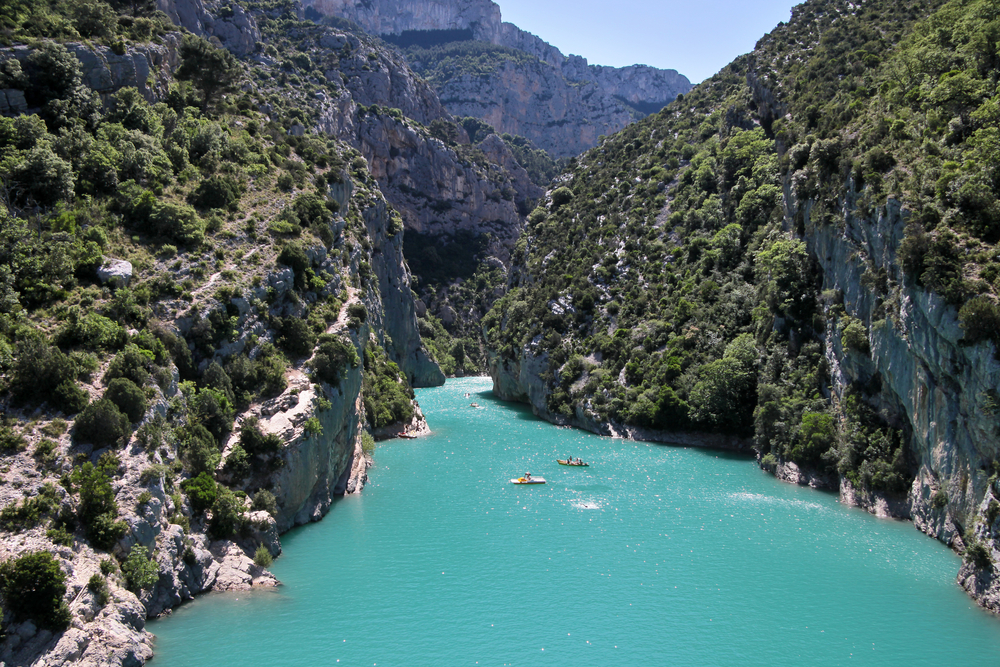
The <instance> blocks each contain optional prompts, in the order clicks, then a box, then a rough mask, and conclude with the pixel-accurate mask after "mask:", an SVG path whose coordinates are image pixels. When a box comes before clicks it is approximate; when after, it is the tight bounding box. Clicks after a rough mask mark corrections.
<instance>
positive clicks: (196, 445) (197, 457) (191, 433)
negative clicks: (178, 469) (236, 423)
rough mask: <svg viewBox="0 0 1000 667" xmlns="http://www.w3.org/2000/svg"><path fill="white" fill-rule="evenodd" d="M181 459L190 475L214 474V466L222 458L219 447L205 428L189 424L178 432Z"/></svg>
mask: <svg viewBox="0 0 1000 667" xmlns="http://www.w3.org/2000/svg"><path fill="white" fill-rule="evenodd" d="M180 443H181V446H180V451H181V459H182V460H183V461H184V464H185V465H186V466H187V469H188V470H190V471H191V473H192V474H195V475H197V474H199V473H202V472H215V466H217V465H218V464H219V459H221V458H222V456H221V454H219V446H218V444H217V443H216V441H215V438H214V437H212V434H211V433H210V432H209V431H208V429H207V428H205V427H204V426H202V425H201V424H191V425H188V426H186V427H184V428H183V429H181V432H180Z"/></svg>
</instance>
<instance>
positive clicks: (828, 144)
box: [429, 0, 1000, 495]
mask: <svg viewBox="0 0 1000 667" xmlns="http://www.w3.org/2000/svg"><path fill="white" fill-rule="evenodd" d="M991 8H992V5H991V4H990V3H988V2H977V1H969V2H953V3H948V4H944V3H943V2H922V1H920V0H913V1H907V2H902V3H896V4H892V5H890V4H884V3H875V4H872V3H869V4H866V5H863V6H853V5H851V6H844V5H840V4H838V3H834V2H831V1H828V0H813V1H810V2H807V3H805V4H803V5H800V6H798V7H796V8H795V9H794V10H793V20H792V21H791V22H789V23H787V24H782V25H780V26H779V27H778V28H776V29H775V30H774V31H773V32H772V33H771V34H769V35H767V36H765V37H764V38H763V39H762V40H761V41H760V42H759V43H758V45H757V49H756V50H755V51H754V52H753V53H751V54H748V55H747V56H743V57H740V58H738V59H737V60H736V61H734V62H733V63H732V64H731V65H729V66H727V67H726V68H724V69H723V70H722V71H721V72H720V73H719V74H717V75H716V76H714V77H712V78H711V79H709V80H708V81H706V82H705V83H703V84H701V85H699V86H697V87H695V88H694V89H693V90H692V91H691V92H690V93H689V94H688V95H685V96H684V97H683V99H682V100H678V101H677V102H675V103H673V104H671V105H669V106H668V107H666V108H665V109H663V110H662V111H661V112H659V113H657V114H655V115H654V116H651V117H648V118H646V119H644V120H642V121H640V122H638V123H636V124H634V125H632V126H630V127H628V128H626V129H625V130H623V131H622V132H620V133H619V134H617V135H615V136H613V137H610V138H608V139H607V140H605V141H604V142H603V143H602V145H601V146H599V147H597V148H595V149H593V150H591V151H589V152H588V153H586V154H585V155H583V156H580V157H579V158H577V159H576V160H573V161H571V162H570V164H569V170H568V172H567V174H566V175H564V176H563V177H561V179H560V187H558V188H556V189H555V190H554V191H552V193H551V194H550V196H549V199H548V200H547V201H546V202H543V203H542V205H540V206H539V207H538V208H536V209H535V210H534V211H532V212H531V214H530V215H529V216H528V229H527V231H526V234H525V238H524V239H522V240H521V241H519V242H518V245H517V247H516V248H515V258H514V259H515V266H514V269H513V271H512V273H513V274H514V275H518V276H520V278H519V279H518V280H517V281H516V282H515V283H514V286H513V288H512V289H510V290H509V292H508V293H507V294H506V295H505V296H504V297H503V298H502V299H501V300H500V301H498V302H497V303H496V304H495V305H494V307H493V309H492V310H491V311H490V312H489V314H487V316H486V317H485V318H484V320H483V324H484V328H485V330H486V334H487V341H488V345H489V346H490V347H491V348H492V349H493V350H495V351H496V352H497V353H498V355H499V360H498V361H499V364H500V366H501V368H503V367H504V366H506V367H511V365H512V364H513V363H514V362H516V361H518V360H520V359H522V358H523V357H525V356H534V357H542V358H543V359H544V362H545V367H546V371H545V372H544V373H543V375H542V377H541V380H542V382H543V383H544V385H545V387H546V389H547V399H546V403H545V405H544V407H545V408H546V409H547V411H548V413H549V414H550V415H551V416H552V417H553V418H554V419H573V418H575V415H577V414H580V413H583V414H587V415H590V417H591V418H593V419H595V420H596V421H598V422H614V423H619V424H624V425H630V426H635V427H643V428H653V429H658V430H664V431H677V430H681V431H698V432H715V433H723V434H732V435H737V436H741V437H743V438H747V439H750V438H752V442H753V444H754V447H755V448H756V449H757V450H758V451H759V452H760V455H761V461H762V464H763V465H765V466H768V467H772V468H773V466H775V465H776V464H777V463H778V462H780V461H785V460H790V461H794V462H796V463H799V464H801V465H804V466H806V467H807V468H810V469H813V470H819V471H825V472H831V473H834V472H835V473H839V474H841V475H844V476H845V477H847V478H848V479H849V480H850V481H851V482H852V483H854V484H855V485H856V486H857V487H859V488H861V489H865V490H874V491H879V492H883V493H888V494H890V495H904V494H905V493H906V491H907V490H908V488H909V485H910V483H911V481H912V479H913V475H914V471H915V463H914V461H913V459H912V455H911V454H910V453H909V450H908V445H907V442H908V439H909V437H910V435H909V426H908V424H906V423H905V419H903V418H902V417H901V415H900V414H899V413H898V412H896V411H894V410H892V409H891V408H887V407H886V406H885V401H884V398H883V396H882V394H881V392H882V389H881V386H880V383H879V380H880V378H878V377H876V378H874V379H872V381H871V382H865V383H862V384H857V385H855V386H851V387H849V388H848V391H847V392H846V393H845V395H844V396H843V397H842V399H841V400H839V401H831V400H830V395H831V391H830V390H831V386H830V385H831V380H830V378H829V371H828V368H827V361H826V359H825V355H824V346H825V344H826V341H827V340H828V338H829V337H830V336H835V337H836V339H837V340H839V342H840V345H841V346H842V347H843V349H845V350H847V351H849V352H851V353H856V354H859V355H864V356H868V355H870V354H871V345H872V341H875V340H876V335H877V331H878V328H879V327H883V326H893V325H894V324H895V322H894V321H893V319H892V318H893V317H894V316H897V315H894V311H893V308H894V307H897V306H898V304H899V302H900V300H901V298H902V297H901V290H902V289H903V288H904V287H909V286H914V287H917V288H921V287H922V288H924V289H928V290H932V291H934V292H936V293H938V294H939V295H941V296H942V297H943V298H944V300H945V301H947V302H948V303H950V304H952V305H954V306H956V307H960V312H959V319H960V322H961V324H962V327H963V329H964V330H965V341H966V342H967V343H969V344H975V343H977V342H980V341H988V340H993V341H997V340H998V339H997V336H998V334H997V331H998V330H1000V328H998V327H997V326H996V322H997V321H998V318H997V314H996V312H995V311H996V309H997V306H996V303H997V302H998V299H997V294H998V292H1000V283H996V281H997V280H998V279H1000V260H998V259H996V258H995V257H994V254H996V252H995V249H994V246H993V244H994V243H996V242H997V241H998V240H1000V231H997V230H1000V226H997V225H998V221H1000V217H996V213H995V211H994V209H995V208H996V210H1000V208H997V204H996V201H995V200H996V195H995V194H994V193H995V192H997V191H998V189H997V183H994V181H993V180H990V179H993V177H994V174H993V173H992V171H991V169H992V167H989V165H992V164H993V163H994V162H996V159H995V157H996V156H993V155H992V154H991V153H990V152H989V151H991V150H993V149H992V148H989V146H992V143H990V140H989V139H988V138H987V137H991V136H993V135H994V134H996V133H997V132H998V131H1000V130H997V127H995V126H1000V125H998V123H1000V116H997V114H996V113H995V107H996V101H995V99H994V98H993V94H994V88H995V85H994V84H995V81H994V79H995V69H996V68H995V64H994V63H993V60H994V58H993V56H992V55H989V54H991V53H992V50H991V49H992V46H990V45H992V44H993V43H994V42H995V39H994V38H993V37H992V36H991V35H993V31H994V30H995V26H994V19H993V18H992V17H993V14H994V12H993V9H991ZM748 79H749V80H751V83H752V85H751V84H748ZM753 82H757V83H753ZM753 86H762V87H764V88H766V89H768V90H770V91H772V92H773V93H774V95H775V98H776V99H768V98H767V96H766V93H761V92H760V88H759V87H758V88H754V87H753ZM762 95H763V97H762ZM779 110H780V111H779ZM993 143H995V142H993ZM984 165H986V167H985V168H984ZM998 182H1000V181H998ZM783 184H790V187H791V195H792V196H791V198H788V199H786V197H785V196H784V195H783V192H782V188H783ZM890 197H891V198H894V199H896V200H899V201H902V202H903V204H904V206H905V207H906V209H907V210H908V211H910V216H909V218H908V220H909V225H908V226H907V228H906V232H905V238H904V239H903V241H902V243H901V245H900V247H899V252H898V262H899V263H898V267H896V266H889V267H880V266H878V265H877V264H875V263H874V262H873V261H872V260H869V259H868V258H865V257H861V259H863V260H865V261H867V262H868V269H867V271H866V272H865V274H864V276H863V278H862V282H863V283H864V285H865V287H866V288H868V289H870V290H871V291H872V292H873V294H874V295H875V299H876V307H875V310H874V317H872V319H873V320H877V321H874V322H868V321H866V320H867V318H868V316H869V314H868V313H867V312H866V313H863V314H848V313H847V312H845V307H844V304H843V302H842V297H840V296H839V295H836V294H833V293H832V292H831V294H829V295H827V294H825V293H824V294H822V295H821V294H820V293H819V285H820V275H819V271H818V267H817V263H816V261H815V260H814V259H813V258H812V257H811V256H810V253H809V250H808V248H807V245H806V243H805V238H806V236H807V234H808V233H809V232H811V231H813V230H815V229H818V228H821V227H823V226H828V225H837V224H840V225H843V224H844V222H843V221H842V220H838V214H840V212H841V211H843V210H844V209H845V207H846V208H848V209H850V210H851V211H852V212H854V214H855V215H857V216H859V217H864V218H866V219H871V220H874V219H875V218H876V217H877V216H878V215H879V212H880V211H884V210H885V209H884V208H883V207H885V206H886V205H887V202H888V199H889V198H890ZM841 217H842V216H841ZM832 233H833V234H838V233H840V232H838V231H836V230H834V231H833V232H832ZM852 261H853V258H852ZM994 264H996V266H994ZM852 315H854V316H852ZM880 317H881V318H884V319H877V318H880ZM429 328H431V327H429ZM873 406H878V407H873Z"/></svg>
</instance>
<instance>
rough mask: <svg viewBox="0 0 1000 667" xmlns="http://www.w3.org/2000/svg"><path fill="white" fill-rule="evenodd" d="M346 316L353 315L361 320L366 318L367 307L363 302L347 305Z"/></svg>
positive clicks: (363, 320)
mask: <svg viewBox="0 0 1000 667" xmlns="http://www.w3.org/2000/svg"><path fill="white" fill-rule="evenodd" d="M347 316H348V317H354V318H356V319H358V320H359V321H361V322H365V321H367V320H368V309H367V308H365V304H363V303H352V304H351V305H349V306H348V307H347Z"/></svg>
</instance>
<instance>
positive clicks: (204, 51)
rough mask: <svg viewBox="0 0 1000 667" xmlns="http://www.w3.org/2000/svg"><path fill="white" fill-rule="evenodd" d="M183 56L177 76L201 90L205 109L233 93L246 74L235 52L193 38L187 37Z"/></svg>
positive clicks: (182, 45)
mask: <svg viewBox="0 0 1000 667" xmlns="http://www.w3.org/2000/svg"><path fill="white" fill-rule="evenodd" d="M180 57H181V66H180V67H179V68H178V69H177V72H176V73H175V76H176V77H177V78H178V79H180V80H181V81H190V82H191V83H192V84H193V85H194V87H195V88H197V89H198V90H199V91H201V95H202V100H203V105H204V108H206V109H210V108H211V107H212V105H213V104H214V103H215V101H216V99H217V98H218V97H220V96H221V95H222V94H223V93H225V92H227V91H230V90H232V89H233V88H234V87H235V86H236V83H237V82H238V81H239V79H240V76H241V75H242V73H243V71H242V68H241V67H240V63H239V61H238V60H237V59H236V57H235V56H234V55H233V54H232V53H230V52H229V51H226V50H225V49H219V48H216V47H214V46H212V44H211V43H210V42H209V41H208V40H206V39H203V38H201V37H195V36H194V35H185V36H184V41H183V42H182V43H181V48H180Z"/></svg>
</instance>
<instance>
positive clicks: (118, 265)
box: [97, 259, 132, 287]
mask: <svg viewBox="0 0 1000 667" xmlns="http://www.w3.org/2000/svg"><path fill="white" fill-rule="evenodd" d="M97 279H98V280H100V281H101V284H102V285H110V286H111V287H127V286H128V284H129V282H130V281H131V280H132V263H131V262H127V261H125V260H124V259H105V260H104V263H103V264H101V266H100V267H99V268H98V269H97Z"/></svg>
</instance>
